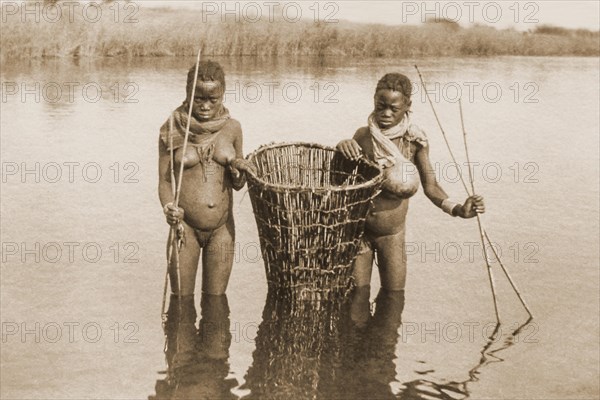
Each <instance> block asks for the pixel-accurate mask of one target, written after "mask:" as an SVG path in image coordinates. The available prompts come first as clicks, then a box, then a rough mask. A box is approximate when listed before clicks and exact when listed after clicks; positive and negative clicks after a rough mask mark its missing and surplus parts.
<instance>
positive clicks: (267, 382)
mask: <svg viewBox="0 0 600 400" xmlns="http://www.w3.org/2000/svg"><path fill="white" fill-rule="evenodd" d="M369 296H370V293H369V288H368V287H367V288H357V289H355V290H354V292H353V293H352V295H351V298H350V301H348V302H346V303H344V304H332V303H330V302H315V301H312V302H308V301H307V302H291V301H290V300H289V299H290V296H286V295H282V294H281V293H278V292H276V291H270V292H269V294H268V296H267V302H266V304H265V308H264V311H263V321H262V323H261V325H260V326H259V329H258V334H257V337H256V350H255V352H254V354H253V363H252V366H251V367H250V368H249V370H248V372H247V375H246V384H245V385H244V388H245V389H250V390H251V394H250V395H248V396H247V397H245V399H286V400H289V399H444V400H446V399H448V400H450V399H467V398H468V397H469V391H468V385H469V384H470V383H471V382H475V381H477V380H478V375H479V373H480V370H481V369H482V368H483V367H484V366H486V365H488V364H491V363H495V362H500V361H503V360H502V359H501V358H499V357H498V356H497V353H498V352H500V351H502V350H505V349H506V348H508V347H510V346H512V345H513V344H515V343H516V341H515V338H516V336H517V335H518V334H519V332H520V331H521V330H522V329H523V328H524V327H525V326H526V325H527V324H528V323H529V321H528V322H527V323H525V324H524V325H522V326H521V327H519V328H518V329H517V330H516V331H515V332H512V333H511V334H510V335H508V336H507V337H504V338H502V340H500V338H498V337H494V336H493V337H491V338H490V339H489V341H488V342H487V343H486V344H485V346H484V347H483V349H482V350H481V358H480V360H479V363H478V364H477V365H475V366H474V367H473V368H472V369H471V370H469V371H468V376H469V378H468V379H467V380H465V381H462V382H436V381H434V380H431V379H418V380H414V381H411V382H406V383H403V384H400V383H399V382H398V381H397V379H396V376H397V375H396V363H395V359H396V346H397V344H398V340H399V337H400V335H399V330H400V326H401V324H402V311H403V309H404V291H396V292H390V291H386V290H384V289H381V290H380V292H379V293H378V295H377V297H376V300H375V303H374V304H373V307H374V312H373V313H371V305H370V303H369ZM430 372H434V371H430ZM394 383H395V384H394ZM393 387H395V388H399V390H398V389H396V390H393V389H392V388H393Z"/></svg>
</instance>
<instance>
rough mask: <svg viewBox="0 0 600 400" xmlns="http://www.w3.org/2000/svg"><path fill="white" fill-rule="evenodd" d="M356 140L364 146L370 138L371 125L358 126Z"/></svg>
mask: <svg viewBox="0 0 600 400" xmlns="http://www.w3.org/2000/svg"><path fill="white" fill-rule="evenodd" d="M353 139H354V140H356V141H357V142H358V144H359V145H360V146H361V147H364V146H363V144H364V143H366V142H367V141H368V139H369V127H368V126H363V127H361V128H358V130H357V131H356V133H355V134H354V137H353Z"/></svg>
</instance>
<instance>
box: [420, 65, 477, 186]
mask: <svg viewBox="0 0 600 400" xmlns="http://www.w3.org/2000/svg"><path fill="white" fill-rule="evenodd" d="M415 69H416V70H417V74H419V79H420V80H421V86H423V91H424V92H425V96H426V97H427V100H428V101H429V105H430V106H431V111H433V116H434V117H435V120H436V122H437V124H438V126H439V128H440V131H441V132H442V137H443V138H444V141H445V142H446V147H448V151H449V152H450V157H452V161H453V162H454V165H456V170H457V171H458V176H459V177H460V181H461V182H462V184H463V186H464V188H465V191H466V192H467V194H468V193H469V189H468V188H467V184H466V183H465V179H464V178H463V176H462V172H461V170H460V168H459V167H458V163H457V162H456V158H455V157H454V153H453V152H452V148H451V147H450V143H449V142H448V138H447V137H446V132H445V131H444V128H443V127H442V123H441V122H440V119H439V118H438V115H437V112H435V108H434V107H433V102H432V101H431V98H430V97H429V93H427V89H426V88H425V81H424V80H423V76H422V75H421V71H419V67H417V65H416V64H415ZM470 172H471V170H470V169H469V173H470Z"/></svg>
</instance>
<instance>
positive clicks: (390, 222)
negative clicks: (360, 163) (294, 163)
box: [337, 73, 485, 291]
mask: <svg viewBox="0 0 600 400" xmlns="http://www.w3.org/2000/svg"><path fill="white" fill-rule="evenodd" d="M411 93H412V85H411V82H410V80H409V79H408V78H407V77H406V76H405V75H402V74H398V73H391V74H386V75H385V76H384V77H383V78H381V79H380V80H379V82H378V83H377V88H376V89H375V109H374V111H373V112H372V113H371V115H370V116H369V118H368V126H365V127H362V128H360V129H358V131H356V133H355V134H354V138H352V139H348V140H343V141H341V142H340V143H338V145H337V148H338V150H340V151H341V152H342V153H343V154H344V156H345V157H347V158H349V159H352V160H357V159H359V158H360V157H362V155H365V156H366V157H367V158H368V159H369V160H371V161H374V162H376V163H378V164H379V165H380V166H381V167H382V168H383V169H384V173H385V176H386V180H385V181H384V183H383V186H382V191H381V193H380V194H379V195H378V196H377V197H376V198H375V199H374V202H373V203H374V204H373V208H372V209H371V211H370V213H369V215H368V216H367V220H366V226H365V233H364V236H363V245H362V246H361V247H362V248H361V250H360V251H359V255H358V256H357V258H356V260H355V262H354V272H353V276H354V279H355V284H356V286H358V287H360V286H366V285H370V283H371V272H372V268H373V260H374V255H375V253H376V254H377V260H378V267H379V274H380V276H381V285H382V287H383V288H384V289H386V290H390V291H394V290H403V289H404V286H405V283H406V254H405V251H404V237H405V220H406V212H407V211H408V199H409V198H410V197H411V196H412V195H413V194H415V193H416V191H417V189H418V187H419V178H420V182H421V183H422V185H423V190H424V192H425V195H426V196H427V197H428V198H429V200H431V202H432V203H433V204H435V205H436V206H437V207H440V208H441V209H442V210H444V211H445V212H446V213H448V214H450V215H452V216H453V217H456V216H459V217H461V218H473V217H475V216H476V215H477V213H483V212H485V205H484V202H483V198H482V197H481V196H477V195H474V196H471V197H469V198H467V199H466V201H465V202H464V204H457V203H453V202H451V201H450V200H449V199H448V195H447V194H446V192H444V190H443V189H442V187H441V186H440V185H439V183H438V182H437V180H436V178H435V171H434V169H433V167H432V166H431V162H430V160H429V144H428V141H427V137H426V136H425V132H423V131H422V130H421V129H420V128H419V127H417V126H416V125H413V124H411V123H410V118H409V112H410V106H411V104H412V101H411V100H410V96H411ZM411 163H412V164H414V166H415V167H416V169H417V170H418V172H419V178H417V176H416V175H414V174H411V173H410V171H409V168H408V167H409V166H412V165H411ZM413 170H414V168H413Z"/></svg>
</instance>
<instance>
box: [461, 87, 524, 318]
mask: <svg viewBox="0 0 600 400" xmlns="http://www.w3.org/2000/svg"><path fill="white" fill-rule="evenodd" d="M458 108H459V110H460V125H461V127H462V131H463V142H464V144H465V155H466V157H467V166H469V180H470V181H471V189H472V190H473V193H475V184H474V183H473V175H472V174H471V168H470V165H471V161H470V160H469V149H468V146H467V131H466V129H465V123H464V118H463V110H462V101H461V99H460V98H459V99H458ZM477 224H478V225H479V234H480V235H481V240H482V243H483V237H484V236H485V238H486V239H487V241H488V244H489V245H490V247H491V249H492V252H493V253H494V256H495V257H496V260H498V263H499V264H500V267H501V268H502V271H503V272H504V275H506V278H507V279H508V282H510V285H511V286H512V288H513V290H514V291H515V293H516V294H517V297H518V298H519V300H520V301H521V304H522V305H523V307H524V308H525V310H526V311H527V313H528V314H529V317H530V318H533V314H532V313H531V311H530V310H529V307H527V303H525V300H524V299H523V296H521V293H520V292H519V289H518V288H517V286H516V285H515V283H514V282H513V280H512V278H511V276H510V274H509V273H508V270H507V269H506V268H505V267H504V264H503V263H502V260H500V256H499V255H498V252H496V249H495V248H494V246H493V245H492V241H491V240H490V237H489V236H488V234H487V231H486V230H485V229H484V228H483V222H482V221H481V218H480V217H479V214H477ZM483 248H484V250H485V246H484V247H483ZM486 257H487V256H486Z"/></svg>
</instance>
